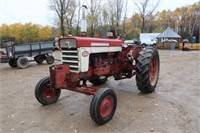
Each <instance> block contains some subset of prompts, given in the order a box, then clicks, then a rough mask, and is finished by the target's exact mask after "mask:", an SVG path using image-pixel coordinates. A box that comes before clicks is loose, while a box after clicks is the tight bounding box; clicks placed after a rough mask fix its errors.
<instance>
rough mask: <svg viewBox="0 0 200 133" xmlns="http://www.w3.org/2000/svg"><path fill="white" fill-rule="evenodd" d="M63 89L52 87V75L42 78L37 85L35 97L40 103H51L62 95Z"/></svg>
mask: <svg viewBox="0 0 200 133" xmlns="http://www.w3.org/2000/svg"><path fill="white" fill-rule="evenodd" d="M60 93H61V89H54V88H50V77H49V76H48V77H45V78H43V79H41V80H40V81H39V82H38V83H37V85H36V87H35V97H36V99H37V100H38V102H39V103H41V104H43V105H49V104H52V103H55V102H56V101H57V100H58V98H59V97H60Z"/></svg>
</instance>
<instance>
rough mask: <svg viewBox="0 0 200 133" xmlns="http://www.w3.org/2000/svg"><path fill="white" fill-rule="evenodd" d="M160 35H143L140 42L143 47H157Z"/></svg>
mask: <svg viewBox="0 0 200 133" xmlns="http://www.w3.org/2000/svg"><path fill="white" fill-rule="evenodd" d="M158 35H160V33H141V34H140V42H141V44H143V45H156V43H157V36H158Z"/></svg>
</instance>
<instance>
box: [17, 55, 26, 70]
mask: <svg viewBox="0 0 200 133" xmlns="http://www.w3.org/2000/svg"><path fill="white" fill-rule="evenodd" d="M28 65H29V61H28V59H27V58H26V57H19V59H18V60H17V66H18V67H19V68H21V69H24V68H27V67H28Z"/></svg>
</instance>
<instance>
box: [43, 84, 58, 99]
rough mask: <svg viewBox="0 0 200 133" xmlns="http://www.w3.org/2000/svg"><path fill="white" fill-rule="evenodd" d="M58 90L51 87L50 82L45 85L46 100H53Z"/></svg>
mask: <svg viewBox="0 0 200 133" xmlns="http://www.w3.org/2000/svg"><path fill="white" fill-rule="evenodd" d="M56 93H57V91H56V90H55V89H51V88H50V84H49V83H48V84H46V85H44V88H43V90H42V96H43V98H44V99H46V100H48V101H49V100H51V99H53V98H54V97H55V96H56Z"/></svg>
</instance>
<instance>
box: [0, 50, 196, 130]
mask: <svg viewBox="0 0 200 133" xmlns="http://www.w3.org/2000/svg"><path fill="white" fill-rule="evenodd" d="M54 54H55V57H56V58H57V59H59V52H56V53H54ZM159 54H160V61H161V66H160V78H159V82H158V85H157V88H156V91H155V92H154V93H152V94H146V95H145V94H141V93H140V92H139V91H138V89H137V86H136V83H135V77H133V78H132V79H126V80H121V81H114V80H113V78H110V79H109V80H108V81H107V83H106V84H105V85H103V86H101V87H108V88H114V89H115V91H116V93H117V97H118V105H117V110H116V112H115V115H114V117H113V119H112V120H111V121H110V122H109V123H107V124H106V125H103V126H98V125H96V124H95V123H94V122H93V121H92V120H91V118H90V114H89V107H90V102H91V100H92V96H86V95H83V94H79V93H75V92H71V91H66V90H63V91H62V94H61V97H60V99H59V100H58V102H57V103H55V104H53V105H50V106H42V105H41V104H39V103H38V101H37V100H36V98H35V96H34V87H35V85H36V83H37V82H38V81H39V80H40V79H41V78H43V77H45V76H47V75H48V74H49V72H48V71H49V70H48V67H49V66H48V65H47V64H46V63H43V64H42V65H37V64H36V63H35V62H32V63H31V65H30V67H28V68H27V69H18V68H10V67H9V65H8V64H0V113H1V114H0V133H7V132H8V133H9V132H17V133H22V132H24V133H43V132H45V133H47V132H48V133H55V132H74V133H76V132H92V133H94V132H120V133H122V132H131V133H148V132H155V133H187V132H188V133H199V132H200V51H190V52H187V51H185V52H183V51H170V50H159ZM56 63H59V61H56V62H55V64H56Z"/></svg>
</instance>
